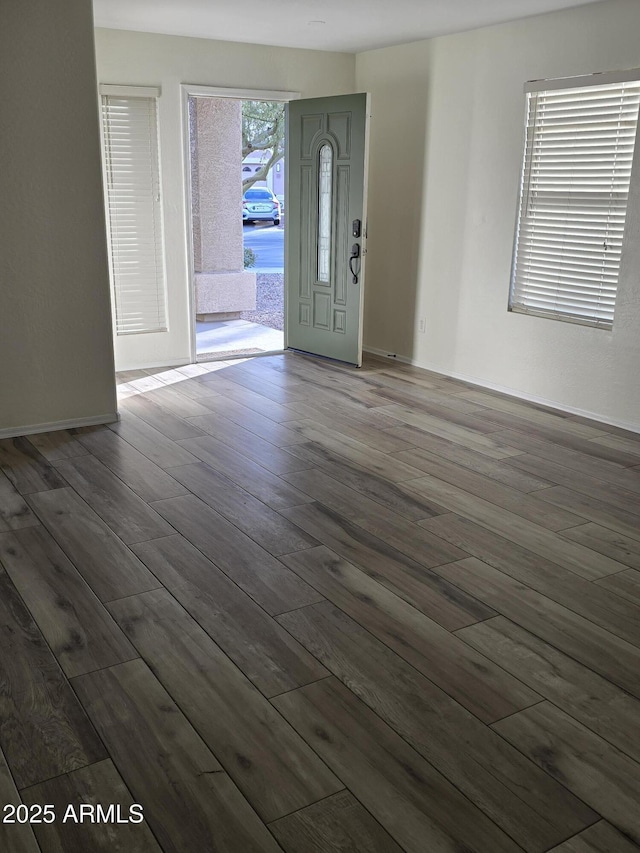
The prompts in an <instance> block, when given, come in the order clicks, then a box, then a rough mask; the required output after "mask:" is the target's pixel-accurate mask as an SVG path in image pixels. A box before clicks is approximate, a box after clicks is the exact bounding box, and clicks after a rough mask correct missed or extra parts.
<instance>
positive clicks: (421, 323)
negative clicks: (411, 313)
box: [418, 317, 427, 335]
mask: <svg viewBox="0 0 640 853" xmlns="http://www.w3.org/2000/svg"><path fill="white" fill-rule="evenodd" d="M426 330H427V320H426V318H425V317H420V319H419V320H418V331H419V332H420V334H421V335H424V333H425V332H426Z"/></svg>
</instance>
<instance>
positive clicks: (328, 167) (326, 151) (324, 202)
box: [318, 144, 333, 283]
mask: <svg viewBox="0 0 640 853" xmlns="http://www.w3.org/2000/svg"><path fill="white" fill-rule="evenodd" d="M332 185H333V148H332V147H331V146H330V145H327V144H325V145H323V146H322V147H321V148H320V155H319V158H318V281H326V282H327V283H328V282H329V280H330V279H329V270H330V266H331V203H332V190H333V186H332Z"/></svg>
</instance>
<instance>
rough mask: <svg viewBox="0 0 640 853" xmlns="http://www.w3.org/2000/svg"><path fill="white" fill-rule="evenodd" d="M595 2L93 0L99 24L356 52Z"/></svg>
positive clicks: (255, 42) (474, 0)
mask: <svg viewBox="0 0 640 853" xmlns="http://www.w3.org/2000/svg"><path fill="white" fill-rule="evenodd" d="M594 2H598V0H93V6H94V14H95V23H96V26H98V27H111V28H114V29H123V30H142V31H144V32H152V33H166V34H171V35H182V36H196V37H200V38H211V39H221V40H223V41H240V42H253V43H254V44H269V45H276V46H279V47H304V48H313V49H316V50H337V51H344V52H346V53H358V52H359V51H363V50H370V49H372V48H377V47H387V46H389V45H393V44H402V43H406V42H412V41H419V40H420V39H424V38H430V37H432V36H436V35H443V34H445V33H453V32H463V31H464V30H471V29H475V28H477V27H484V26H488V25H490V24H496V23H501V22H503V21H513V20H516V19H518V18H526V17H529V16H530V15H538V14H541V13H543V12H550V11H553V10H557V9H566V8H569V7H571V6H582V5H586V4H587V3H594Z"/></svg>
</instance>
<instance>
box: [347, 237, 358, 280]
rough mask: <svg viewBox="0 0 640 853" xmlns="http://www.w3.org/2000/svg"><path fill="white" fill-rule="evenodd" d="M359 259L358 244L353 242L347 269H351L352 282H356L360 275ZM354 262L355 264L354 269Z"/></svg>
mask: <svg viewBox="0 0 640 853" xmlns="http://www.w3.org/2000/svg"><path fill="white" fill-rule="evenodd" d="M359 259H360V244H359V243H354V244H353V246H352V247H351V256H350V257H349V270H350V271H351V275H352V279H351V281H352V282H353V284H357V283H358V276H359V275H360V264H359V263H358V261H359ZM354 264H357V266H356V268H355V269H354Z"/></svg>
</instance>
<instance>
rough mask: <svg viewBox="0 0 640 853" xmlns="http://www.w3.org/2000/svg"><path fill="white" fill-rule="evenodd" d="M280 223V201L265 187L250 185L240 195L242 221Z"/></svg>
mask: <svg viewBox="0 0 640 853" xmlns="http://www.w3.org/2000/svg"><path fill="white" fill-rule="evenodd" d="M265 220H266V221H269V220H270V221H271V222H273V224H274V225H280V202H279V201H278V199H277V198H276V197H275V195H274V194H273V193H272V192H271V190H270V189H267V187H251V188H250V189H248V190H247V191H246V193H245V194H244V196H243V197H242V221H243V222H264V221H265Z"/></svg>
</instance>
